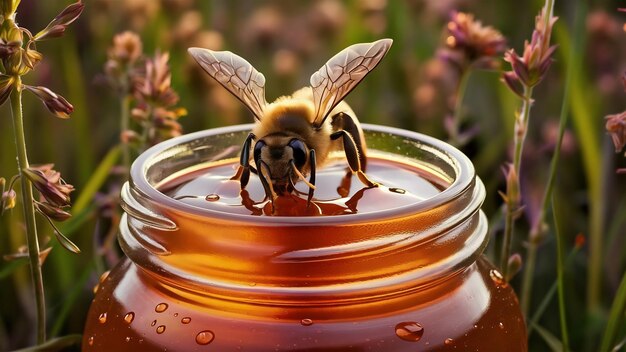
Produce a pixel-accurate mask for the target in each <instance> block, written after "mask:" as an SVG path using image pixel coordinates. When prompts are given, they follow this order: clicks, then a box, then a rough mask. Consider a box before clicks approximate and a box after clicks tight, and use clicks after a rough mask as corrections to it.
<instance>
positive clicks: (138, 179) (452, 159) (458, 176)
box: [130, 123, 475, 226]
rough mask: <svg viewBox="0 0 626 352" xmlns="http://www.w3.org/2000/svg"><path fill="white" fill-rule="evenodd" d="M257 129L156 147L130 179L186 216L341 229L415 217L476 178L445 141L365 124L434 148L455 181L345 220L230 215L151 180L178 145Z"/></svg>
mask: <svg viewBox="0 0 626 352" xmlns="http://www.w3.org/2000/svg"><path fill="white" fill-rule="evenodd" d="M253 126H254V124H240V125H233V126H227V127H218V128H212V129H208V130H203V131H198V132H193V133H189V134H185V135H182V136H179V137H175V138H172V139H169V140H167V141H164V142H161V143H159V144H157V145H154V146H152V147H151V148H149V149H147V150H146V151H144V152H143V153H142V154H141V155H140V156H139V157H137V159H135V161H134V162H133V164H132V166H131V172H130V175H131V183H132V184H133V188H134V189H135V190H137V191H139V192H140V193H141V194H142V195H144V196H146V197H147V198H149V199H150V200H151V201H154V202H157V203H158V204H159V205H160V206H161V207H165V208H171V209H176V210H177V211H179V212H181V211H182V212H185V213H189V214H193V215H197V216H202V217H206V218H219V219H220V220H223V221H224V220H225V221H229V220H230V221H237V222H239V223H242V222H243V223H250V224H254V225H255V226H263V225H266V226H281V225H282V226H300V225H302V226H307V225H317V226H319V225H320V224H321V223H324V224H329V225H330V224H332V225H341V224H350V223H358V222H361V221H362V220H367V221H368V222H371V221H376V220H380V219H388V218H392V217H402V216H404V215H407V214H415V213H419V212H424V211H428V210H430V209H433V208H436V207H438V206H441V205H444V204H447V203H448V202H450V201H453V200H454V199H455V198H457V197H458V196H459V195H460V194H462V193H463V192H464V191H465V190H466V189H467V188H468V187H470V186H471V185H472V183H473V182H474V178H475V170H474V166H473V164H472V162H471V161H470V159H469V158H468V157H467V156H466V155H465V154H463V153H462V152H461V151H460V150H458V149H457V148H455V147H454V146H452V145H450V144H448V143H446V142H444V141H441V140H439V139H436V138H434V137H431V136H428V135H425V134H422V133H419V132H414V131H408V130H404V129H400V128H394V127H388V126H382V125H374V124H366V123H363V124H361V127H362V128H363V130H364V131H365V132H374V133H387V134H391V135H395V136H398V137H402V138H408V139H410V140H413V141H415V142H418V143H422V144H424V145H426V146H429V147H430V148H434V149H435V150H436V151H438V152H440V153H443V154H444V155H445V157H446V159H447V160H444V161H445V162H446V163H449V166H451V167H452V168H453V170H454V172H455V177H454V180H453V181H452V182H451V183H450V184H449V185H448V186H447V187H446V188H445V189H443V190H442V191H441V192H439V193H437V194H436V195H434V196H432V197H429V198H427V199H424V200H421V201H419V202H416V203H412V204H407V205H403V206H399V207H395V208H391V209H384V210H378V211H375V212H368V213H357V214H346V215H342V216H324V217H322V218H320V217H309V216H253V215H247V214H236V213H228V212H223V211H219V210H215V209H210V208H201V207H197V206H194V205H191V204H187V203H184V202H181V201H178V200H176V199H174V198H172V197H170V196H168V195H166V194H164V193H162V192H161V191H159V190H158V189H157V188H156V187H155V186H154V185H152V184H151V183H150V181H149V180H148V171H149V169H150V167H152V166H154V165H155V164H156V163H158V158H157V156H159V155H160V154H162V153H164V152H166V151H168V150H171V149H173V148H175V147H176V146H177V145H181V144H184V143H188V142H191V141H193V140H196V139H200V138H206V137H209V136H213V135H220V134H228V133H236V132H242V131H246V130H252V128H253ZM442 159H443V158H442Z"/></svg>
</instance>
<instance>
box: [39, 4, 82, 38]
mask: <svg viewBox="0 0 626 352" xmlns="http://www.w3.org/2000/svg"><path fill="white" fill-rule="evenodd" d="M84 8H85V4H83V3H82V2H80V1H78V2H76V3H73V4H71V5H69V6H68V7H66V8H65V9H63V11H61V13H60V14H58V15H57V16H56V17H55V18H54V19H53V20H52V21H51V22H50V23H49V24H48V26H46V28H44V29H43V30H42V31H41V32H39V33H37V34H36V35H35V37H34V38H33V39H34V40H44V39H50V38H55V37H60V36H62V35H63V33H64V32H65V28H66V27H67V26H68V25H70V24H71V23H72V22H74V21H76V19H77V18H78V16H80V14H81V13H82V12H83V9H84Z"/></svg>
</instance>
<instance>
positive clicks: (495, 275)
mask: <svg viewBox="0 0 626 352" xmlns="http://www.w3.org/2000/svg"><path fill="white" fill-rule="evenodd" d="M489 276H490V277H491V280H493V282H495V284H496V285H498V286H506V285H507V283H506V280H504V276H502V274H500V272H499V271H498V270H496V269H491V270H490V271H489Z"/></svg>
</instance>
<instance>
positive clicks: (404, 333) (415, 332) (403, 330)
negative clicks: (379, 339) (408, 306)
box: [396, 321, 424, 342]
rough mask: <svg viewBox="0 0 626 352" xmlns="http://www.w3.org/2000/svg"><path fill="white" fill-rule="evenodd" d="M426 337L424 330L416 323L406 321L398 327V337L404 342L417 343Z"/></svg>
mask: <svg viewBox="0 0 626 352" xmlns="http://www.w3.org/2000/svg"><path fill="white" fill-rule="evenodd" d="M422 335H424V328H423V327H422V325H420V324H419V323H416V322H414V321H405V322H402V323H399V324H398V325H396V336H398V337H399V338H401V339H403V340H404V341H409V342H417V341H419V340H420V339H421V338H422Z"/></svg>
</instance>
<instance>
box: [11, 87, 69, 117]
mask: <svg viewBox="0 0 626 352" xmlns="http://www.w3.org/2000/svg"><path fill="white" fill-rule="evenodd" d="M23 87H24V88H26V90H28V91H30V92H32V93H33V94H35V95H36V96H37V97H38V98H39V99H41V101H42V102H43V103H44V105H45V106H46V108H48V110H49V111H50V112H51V113H52V114H53V115H55V116H56V117H58V118H61V119H68V118H69V117H70V114H71V113H72V112H73V111H74V107H73V106H72V104H70V103H69V102H68V101H67V100H65V98H63V97H62V96H60V95H58V94H56V93H54V92H53V91H51V90H50V89H48V88H46V87H34V86H29V85H23Z"/></svg>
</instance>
